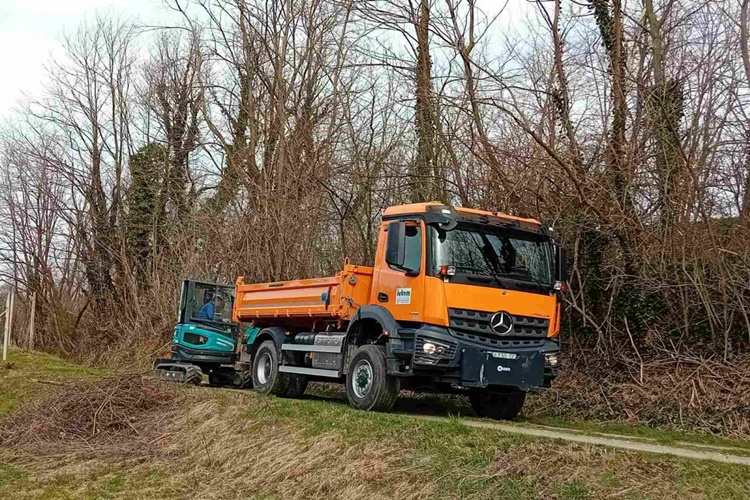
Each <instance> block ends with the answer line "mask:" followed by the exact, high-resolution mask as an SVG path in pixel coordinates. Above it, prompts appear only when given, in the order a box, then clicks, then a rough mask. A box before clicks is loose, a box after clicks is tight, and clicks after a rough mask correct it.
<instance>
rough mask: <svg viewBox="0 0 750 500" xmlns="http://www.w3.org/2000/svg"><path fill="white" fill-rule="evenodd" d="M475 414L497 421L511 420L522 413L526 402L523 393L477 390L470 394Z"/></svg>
mask: <svg viewBox="0 0 750 500" xmlns="http://www.w3.org/2000/svg"><path fill="white" fill-rule="evenodd" d="M469 401H471V408H472V409H473V410H474V413H476V414H477V415H479V416H480V417H487V418H494V419H495V420H511V419H513V418H515V417H516V415H518V414H519V413H520V412H521V408H523V403H524V401H526V393H525V392H523V391H516V392H500V391H493V390H491V389H476V390H474V391H472V392H471V393H469Z"/></svg>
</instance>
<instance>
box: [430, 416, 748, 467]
mask: <svg viewBox="0 0 750 500" xmlns="http://www.w3.org/2000/svg"><path fill="white" fill-rule="evenodd" d="M416 418H422V419H425V420H436V421H440V420H447V418H446V417H433V416H416ZM459 420H460V422H461V423H462V424H463V425H466V426H467V427H474V428H479V429H493V430H497V431H501V432H508V433H511V434H523V435H526V436H535V437H542V438H549V439H561V440H563V441H569V442H573V443H583V444H593V445H598V446H608V447H610V448H620V449H623V450H633V451H644V452H647V453H658V454H661V455H672V456H675V457H684V458H693V459H698V460H713V461H715V462H723V463H727V464H739V465H750V457H747V456H739V455H732V454H728V453H720V452H719V451H707V450H726V449H728V448H726V447H711V446H708V445H703V444H696V445H693V444H691V443H685V442H681V443H680V444H681V445H684V447H683V446H668V445H661V444H653V443H644V442H641V441H636V440H635V439H638V438H633V439H629V438H628V437H626V436H618V437H614V435H611V434H610V435H607V436H606V437H604V436H601V437H600V436H590V435H587V434H582V433H580V432H576V431H569V430H567V429H559V430H551V429H550V428H549V427H546V426H545V427H541V426H528V425H514V424H510V423H506V424H503V423H495V422H482V421H478V420H466V419H459ZM692 446H695V447H696V448H702V449H700V450H699V449H693V448H690V447H692Z"/></svg>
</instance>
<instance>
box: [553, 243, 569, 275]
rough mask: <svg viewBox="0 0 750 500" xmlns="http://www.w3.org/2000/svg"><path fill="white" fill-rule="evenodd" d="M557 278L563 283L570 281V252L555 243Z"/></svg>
mask: <svg viewBox="0 0 750 500" xmlns="http://www.w3.org/2000/svg"><path fill="white" fill-rule="evenodd" d="M555 279H556V280H557V281H560V282H562V283H565V282H566V281H568V254H567V252H566V251H565V249H564V248H563V247H561V246H559V245H555Z"/></svg>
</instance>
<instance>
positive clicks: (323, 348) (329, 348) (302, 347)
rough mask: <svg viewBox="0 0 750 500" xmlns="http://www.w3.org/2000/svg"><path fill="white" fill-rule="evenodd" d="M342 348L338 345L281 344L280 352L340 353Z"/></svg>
mask: <svg viewBox="0 0 750 500" xmlns="http://www.w3.org/2000/svg"><path fill="white" fill-rule="evenodd" d="M342 347H343V346H340V345H314V344H281V350H282V351H303V352H332V353H340V352H341V348H342Z"/></svg>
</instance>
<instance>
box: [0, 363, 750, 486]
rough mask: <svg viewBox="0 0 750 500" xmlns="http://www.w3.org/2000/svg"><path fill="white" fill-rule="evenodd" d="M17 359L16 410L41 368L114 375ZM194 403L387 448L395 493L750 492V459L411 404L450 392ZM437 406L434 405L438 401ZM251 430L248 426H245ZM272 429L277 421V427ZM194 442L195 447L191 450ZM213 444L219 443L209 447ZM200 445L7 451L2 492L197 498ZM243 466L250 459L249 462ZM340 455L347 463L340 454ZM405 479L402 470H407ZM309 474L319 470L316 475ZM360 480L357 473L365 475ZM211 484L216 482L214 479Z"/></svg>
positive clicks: (441, 401)
mask: <svg viewBox="0 0 750 500" xmlns="http://www.w3.org/2000/svg"><path fill="white" fill-rule="evenodd" d="M10 361H11V362H12V363H13V366H12V368H10V369H3V371H2V373H0V408H2V409H4V411H6V412H7V411H11V410H13V409H14V408H17V407H18V405H22V404H24V403H25V402H27V401H29V400H30V399H31V398H33V397H34V396H35V395H36V394H37V391H36V390H35V388H37V383H36V382H33V381H31V378H36V379H40V380H51V381H58V382H67V381H75V380H88V379H92V378H96V377H99V376H102V375H105V374H106V373H107V372H104V371H102V370H98V369H91V368H84V367H80V366H76V365H74V364H71V363H66V362H64V361H61V360H59V359H57V358H54V357H53V356H48V355H41V354H28V353H22V352H18V351H13V352H11V360H10ZM178 392H179V393H180V395H181V397H182V398H183V400H184V401H183V403H184V404H185V405H186V406H185V408H186V410H187V409H189V408H190V407H191V406H192V405H198V404H202V403H205V402H207V401H213V402H214V403H215V406H214V407H215V408H216V410H215V411H216V412H218V414H219V415H222V416H223V415H226V419H225V421H226V423H227V427H226V429H218V430H217V431H216V432H218V433H219V434H218V436H220V437H222V438H226V439H227V441H226V442H227V443H232V442H240V441H239V440H251V439H258V436H268V433H269V432H273V433H275V434H274V436H275V438H278V436H284V439H290V440H293V442H294V443H295V445H296V446H297V447H298V449H299V450H300V451H301V452H304V451H309V450H313V451H314V450H315V448H316V446H317V445H318V444H319V443H321V442H322V441H324V440H327V439H331V438H333V439H335V441H336V442H337V443H340V446H341V447H342V450H345V451H347V453H350V454H352V455H353V456H355V457H356V456H359V455H358V454H361V453H365V452H367V451H368V450H378V449H380V450H385V452H387V453H388V454H389V455H388V456H386V457H385V458H384V460H385V462H387V463H386V466H387V468H386V469H385V470H386V472H385V473H384V474H383V478H377V477H376V478H375V479H372V480H371V481H370V483H371V484H372V485H374V486H373V487H374V488H379V489H378V490H377V491H378V493H379V494H381V495H384V496H394V495H393V491H394V490H393V488H395V487H396V486H394V484H393V482H392V481H394V480H395V479H393V476H395V477H396V478H397V479H398V480H402V482H403V481H407V482H413V483H414V485H415V487H417V486H420V485H421V486H422V487H424V485H428V486H430V487H432V488H433V489H432V490H431V491H432V492H431V493H430V495H429V496H430V498H432V497H434V498H487V499H495V498H508V499H531V498H549V497H552V498H559V499H570V500H573V499H589V498H601V497H606V496H618V497H620V498H629V499H643V498H672V497H697V498H701V497H702V498H712V499H713V498H718V499H741V498H748V497H750V467H745V466H739V465H728V464H720V463H714V462H707V461H696V460H688V459H680V458H674V457H666V456H662V455H649V454H643V453H632V452H625V451H621V450H611V449H606V448H598V447H593V446H586V445H577V444H570V443H563V442H558V441H552V440H546V439H538V438H533V437H528V436H520V435H514V434H507V433H502V432H499V431H495V430H492V429H476V428H471V427H468V426H466V425H464V424H462V423H461V420H460V419H458V418H449V419H447V420H443V421H432V420H424V419H416V418H414V417H413V416H411V415H409V414H405V413H409V412H411V411H413V409H414V408H419V409H420V410H419V411H421V408H423V407H424V408H425V411H426V412H429V411H430V405H431V404H433V403H434V405H436V406H437V407H438V408H439V411H438V413H441V412H442V414H443V415H445V414H446V413H448V414H459V413H461V414H464V415H465V414H466V406H465V403H462V402H461V401H456V400H454V399H450V398H435V399H430V398H418V399H416V400H406V401H404V402H403V403H402V404H400V405H399V406H398V407H397V408H396V412H395V413H388V414H382V413H368V412H361V411H357V410H354V409H352V408H350V407H349V406H348V405H347V404H346V400H345V397H343V396H342V393H341V391H340V390H337V389H335V388H331V387H330V386H317V385H316V386H313V387H311V389H310V391H309V393H308V395H306V396H305V398H304V399H300V400H290V399H281V398H275V397H264V396H260V395H258V394H256V393H253V392H251V391H237V390H230V389H209V388H191V387H184V388H180V390H179V391H178ZM433 409H434V408H433ZM527 423H536V424H545V425H554V426H556V427H567V428H571V429H578V430H581V431H583V432H589V433H593V432H607V433H613V434H626V435H634V436H638V437H648V438H653V439H656V440H657V441H659V442H663V443H671V442H675V441H691V440H692V441H694V442H699V443H705V444H722V445H724V444H729V445H731V446H742V447H743V448H748V449H750V446H748V444H747V443H745V442H738V441H735V440H722V439H718V438H713V437H708V436H700V435H697V436H696V435H687V434H684V433H674V432H666V431H659V430H657V429H650V428H645V429H644V428H633V427H628V426H618V425H604V424H598V425H595V424H588V423H584V422H567V421H560V420H552V419H540V418H534V419H527V420H522V421H521V422H520V424H519V425H525V424H527ZM238 428H239V429H247V430H246V431H244V432H245V434H242V433H238V432H237V430H236V429H238ZM269 429H270V431H269ZM175 432H176V433H175V434H174V435H173V436H171V439H172V440H176V441H177V442H179V440H180V438H181V435H180V434H179V432H184V433H185V434H184V436H183V437H187V436H188V434H189V433H191V432H192V429H191V428H189V427H188V428H185V429H184V430H179V431H175ZM208 444H210V443H208ZM183 451H184V450H183ZM206 454H208V452H206ZM188 458H189V457H188V456H182V458H181V455H180V452H179V450H178V451H174V450H173V451H171V452H170V454H169V455H164V456H160V455H157V456H155V457H154V459H153V460H149V461H148V462H144V463H138V464H126V463H121V462H118V461H117V460H105V459H102V460H98V461H96V460H95V461H91V460H84V459H78V460H79V461H78V462H75V461H74V462H73V463H62V462H58V461H56V460H53V459H51V458H49V457H36V459H38V460H39V462H38V464H39V465H37V466H34V465H33V463H34V457H31V458H28V457H27V459H25V460H24V461H23V462H18V463H17V462H16V461H14V460H13V459H7V460H6V462H0V498H55V499H56V498H91V499H93V498H97V499H98V498H102V499H109V498H111V499H121V498H186V497H191V496H195V495H198V496H200V495H199V494H197V493H195V488H196V487H197V481H196V480H194V479H193V478H192V477H190V476H187V477H186V476H185V475H183V471H184V470H185V469H186V468H189V467H193V466H194V464H192V463H186V462H184V461H183V462H181V460H188ZM208 458H209V461H208V462H207V464H208V465H206V466H205V467H207V469H206V470H204V471H202V473H203V474H205V475H206V477H209V478H210V476H211V474H212V471H213V470H214V469H215V470H216V471H217V473H219V472H223V473H225V472H226V470H227V468H230V469H234V470H236V471H237V474H239V473H240V471H241V470H244V474H263V473H264V471H263V470H252V469H250V470H247V469H242V464H243V463H245V462H244V461H247V460H250V461H251V462H252V457H247V456H244V457H243V456H238V457H233V459H234V460H237V463H232V464H227V463H223V462H221V461H216V460H213V459H212V458H211V457H210V456H209V457H208ZM238 466H239V467H238ZM332 466H334V467H335V466H340V464H338V465H332ZM399 478H400V479H399ZM305 480H308V481H309V480H310V479H309V478H306V479H305ZM355 480H356V479H355ZM203 493H204V495H205V493H206V490H203ZM224 493H226V495H227V496H231V497H237V498H239V497H241V498H258V499H261V498H284V495H283V494H282V493H281V492H279V491H274V490H273V489H271V491H267V489H266V488H264V489H261V491H252V490H238V491H236V490H234V489H229V490H227V491H226V492H224Z"/></svg>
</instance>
